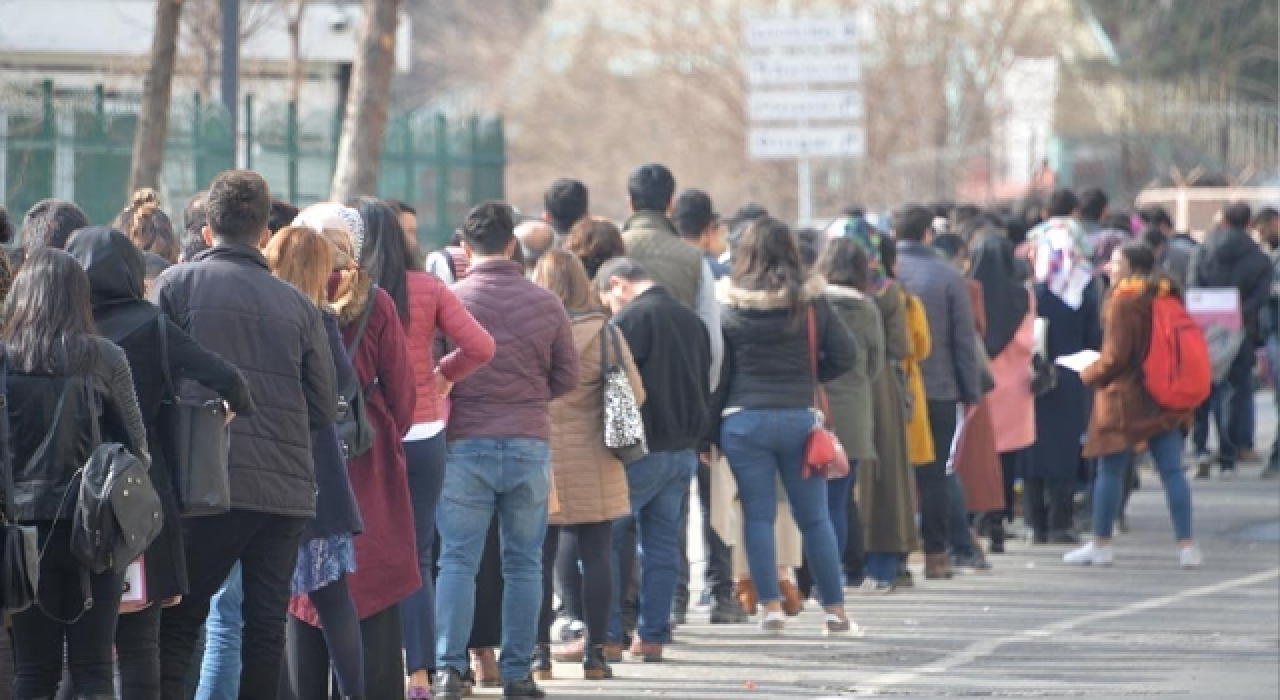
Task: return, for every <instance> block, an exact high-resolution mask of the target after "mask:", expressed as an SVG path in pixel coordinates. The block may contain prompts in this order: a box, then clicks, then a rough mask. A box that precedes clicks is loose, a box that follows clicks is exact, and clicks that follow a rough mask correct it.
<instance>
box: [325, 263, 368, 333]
mask: <svg viewBox="0 0 1280 700" xmlns="http://www.w3.org/2000/svg"><path fill="white" fill-rule="evenodd" d="M372 289H373V278H372V277H370V276H369V273H368V272H365V271H364V270H363V269H358V270H336V271H334V273H333V274H332V275H330V276H329V302H330V304H331V305H332V306H333V311H334V313H336V314H337V315H338V324H339V325H341V326H342V327H343V328H346V327H347V326H348V325H349V324H351V323H352V322H354V321H355V320H356V319H358V318H360V314H362V313H364V309H365V307H366V306H368V305H369V304H370V303H371V301H372V294H370V291H371V290H372Z"/></svg>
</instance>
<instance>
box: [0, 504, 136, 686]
mask: <svg viewBox="0 0 1280 700" xmlns="http://www.w3.org/2000/svg"><path fill="white" fill-rule="evenodd" d="M37 529H38V531H39V543H40V547H41V550H42V551H43V552H44V555H43V557H42V558H41V560H40V585H39V591H38V594H37V595H38V597H39V600H40V605H39V606H35V605H33V606H31V607H30V608H27V609H26V610H24V611H22V612H20V613H16V614H14V615H13V618H12V619H13V646H14V651H15V652H16V660H15V668H16V670H15V674H14V675H15V678H14V684H13V696H14V697H15V698H18V699H19V700H28V699H35V700H41V699H43V698H52V697H53V696H54V694H56V693H57V692H58V684H59V682H61V680H62V662H63V649H64V645H65V649H66V653H67V655H66V660H67V666H68V668H69V669H70V671H71V680H72V683H73V684H74V686H75V695H74V697H75V698H77V700H80V699H84V700H88V699H90V698H92V699H94V700H97V699H99V698H101V699H102V700H106V699H108V698H114V697H115V693H116V689H115V657H114V653H113V646H114V644H115V636H116V616H117V614H118V613H119V611H120V594H121V590H122V588H123V586H124V575H123V574H115V573H112V572H110V571H107V572H104V573H101V574H88V576H89V594H90V596H92V598H93V601H92V607H90V608H88V609H87V610H86V609H85V603H86V601H85V599H84V593H83V589H82V587H81V572H82V567H81V564H80V562H79V561H78V560H77V559H76V558H75V556H74V555H73V554H72V553H71V523H70V521H59V522H58V523H57V524H53V523H51V522H44V523H40V524H39V525H38V528H37ZM41 608H43V610H42V609H41ZM55 617H57V618H61V620H66V621H72V620H74V622H73V623H72V624H65V623H64V622H62V621H59V620H55V619H54V618H55ZM77 617H79V619H78V620H77V619H76V618H77Z"/></svg>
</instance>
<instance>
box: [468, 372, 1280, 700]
mask: <svg viewBox="0 0 1280 700" xmlns="http://www.w3.org/2000/svg"><path fill="white" fill-rule="evenodd" d="M1258 404H1259V409H1260V410H1259V416H1258V425H1259V433H1260V434H1259V436H1258V442H1259V444H1260V445H1261V446H1264V447H1265V446H1269V445H1270V444H1271V435H1272V433H1273V432H1274V431H1273V428H1274V426H1275V424H1276V421H1275V413H1274V410H1273V409H1272V405H1271V397H1270V395H1265V396H1260V397H1259V402H1258ZM1259 471H1260V466H1259V465H1245V466H1244V467H1243V468H1242V474H1241V475H1240V477H1239V478H1238V479H1236V480H1234V481H1219V480H1217V479H1216V477H1215V479H1214V480H1212V481H1208V482H1193V499H1194V519H1195V530H1196V536H1197V539H1199V540H1200V543H1201V546H1202V548H1203V550H1204V557H1205V565H1204V567H1203V568H1202V569H1200V570H1196V571H1184V570H1182V569H1180V568H1178V561H1177V550H1176V548H1175V545H1174V542H1173V533H1172V527H1171V525H1170V522H1169V518H1168V515H1167V512H1166V509H1165V505H1164V494H1163V491H1162V490H1161V489H1160V486H1159V479H1158V477H1157V476H1156V475H1155V474H1153V473H1151V472H1146V473H1144V479H1143V488H1142V490H1141V491H1139V492H1137V493H1135V494H1134V497H1133V501H1132V503H1131V504H1130V512H1129V521H1130V525H1131V528H1132V530H1131V532H1130V534H1128V535H1125V536H1122V537H1121V538H1120V539H1119V540H1117V543H1116V556H1117V561H1116V564H1115V566H1114V567H1112V568H1109V569H1107V568H1102V569H1088V568H1076V567H1069V566H1067V565H1065V564H1063V563H1062V554H1063V552H1064V551H1066V547H1061V546H1037V547H1032V546H1030V545H1027V544H1023V543H1021V542H1018V543H1013V544H1011V545H1010V547H1009V552H1008V553H1007V554H1004V555H997V556H994V557H993V561H994V563H995V566H996V568H995V570H994V571H992V572H990V573H983V574H976V573H975V574H969V575H965V576H962V577H960V578H958V579H955V580H953V581H949V582H938V583H935V582H929V581H924V580H923V578H922V577H921V576H920V575H919V574H917V576H916V578H917V585H916V588H914V589H910V590H906V591H901V592H898V593H895V594H893V595H889V596H877V597H870V598H869V597H851V598H850V600H849V606H850V610H851V611H852V613H853V615H854V618H855V619H856V620H857V621H858V622H859V623H860V624H861V625H862V626H863V627H864V628H865V630H866V636H865V637H863V638H861V639H841V640H830V639H825V638H823V637H822V636H821V635H820V633H819V630H820V625H821V618H820V616H819V614H818V613H817V611H816V606H814V605H813V604H812V603H810V605H809V607H810V611H807V612H805V613H804V614H802V616H801V617H800V618H798V619H797V620H794V621H793V624H792V625H791V626H790V627H789V628H788V630H787V631H786V633H785V634H784V635H783V636H782V637H780V638H779V637H764V636H762V635H761V634H759V633H758V632H757V631H756V629H755V627H754V626H753V625H738V626H721V625H717V626H711V625H709V624H707V618H706V615H705V613H704V614H699V613H696V612H691V613H690V615H689V623H688V624H687V625H685V626H684V627H681V628H680V629H679V630H678V631H677V633H676V643H675V644H673V645H671V646H669V647H667V660H666V661H665V662H663V663H658V664H640V663H630V662H627V663H620V664H615V665H614V672H615V675H616V678H614V679H613V680H610V681H603V682H585V681H583V680H582V679H581V678H582V677H581V669H580V667H578V666H575V665H564V664H558V665H557V666H556V669H555V673H556V677H557V680H554V681H550V682H548V683H546V684H545V687H546V689H547V691H548V695H549V696H550V697H591V698H609V699H613V698H619V699H621V698H648V697H655V698H689V699H691V700H692V699H699V700H713V699H720V698H762V699H763V698H814V699H819V700H821V699H825V698H837V697H863V696H877V695H878V696H886V697H894V698H952V697H960V698H964V697H975V698H1097V699H1100V700H1110V699H1119V698H1132V697H1175V698H1205V699H1213V700H1245V699H1249V700H1253V699H1255V698H1256V699H1262V698H1266V699H1270V700H1274V699H1275V698H1280V483H1278V482H1276V481H1266V482H1263V481H1260V480H1259V479H1258V473H1259ZM917 570H918V568H917ZM490 692H492V691H490ZM484 695H485V693H484V691H481V692H478V693H477V697H483V696H484Z"/></svg>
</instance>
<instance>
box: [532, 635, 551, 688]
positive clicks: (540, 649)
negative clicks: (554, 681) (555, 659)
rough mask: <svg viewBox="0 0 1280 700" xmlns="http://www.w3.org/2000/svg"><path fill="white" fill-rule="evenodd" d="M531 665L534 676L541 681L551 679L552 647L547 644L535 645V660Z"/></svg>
mask: <svg viewBox="0 0 1280 700" xmlns="http://www.w3.org/2000/svg"><path fill="white" fill-rule="evenodd" d="M529 665H530V667H531V668H530V669H529V670H530V671H531V672H532V673H533V677H534V678H536V679H537V680H540V681H549V680H551V647H550V646H549V645H546V644H539V645H537V646H535V647H534V648H533V662H532V663H531V664H529Z"/></svg>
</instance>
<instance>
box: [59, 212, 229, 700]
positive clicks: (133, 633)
mask: <svg viewBox="0 0 1280 700" xmlns="http://www.w3.org/2000/svg"><path fill="white" fill-rule="evenodd" d="M67 252H68V253H69V254H71V256H72V257H74V258H75V259H76V260H77V261H79V263H80V264H81V266H83V267H84V270H85V273H86V274H87V275H88V278H89V289H90V298H91V300H92V304H93V317H94V319H93V320H94V323H95V324H96V326H97V330H98V333H99V334H101V335H102V336H103V337H104V338H107V339H108V340H110V341H111V342H113V343H115V344H116V345H118V346H120V348H121V349H122V350H124V353H125V356H126V357H127V358H128V360H129V367H130V369H131V370H132V373H133V386H134V390H135V391H136V392H137V396H138V403H139V405H140V406H142V411H143V414H142V418H143V422H144V424H145V425H146V428H147V441H148V451H149V452H150V454H151V469H150V474H151V481H152V483H153V484H155V487H156V492H157V493H159V494H160V502H161V505H162V506H163V510H164V518H165V525H164V529H163V530H161V532H160V536H159V537H157V538H156V540H155V542H153V543H152V544H151V546H150V547H149V548H147V551H146V553H145V554H144V555H143V558H142V561H143V567H144V575H145V581H146V587H145V591H146V596H147V598H146V600H145V601H142V602H141V603H140V604H139V603H135V604H131V605H130V606H122V609H121V613H122V614H121V616H120V621H119V623H118V624H117V628H116V649H117V653H118V655H119V663H120V682H121V691H122V693H123V695H124V697H127V698H130V699H131V700H132V699H134V698H137V699H138V700H144V699H146V698H159V697H160V646H159V644H160V640H159V636H160V611H161V608H162V607H163V606H164V605H165V604H166V603H168V604H173V602H174V601H176V600H177V598H179V597H180V596H182V595H185V594H186V593H187V592H188V591H189V585H188V583H187V561H186V553H185V549H184V547H183V542H182V520H181V515H180V513H179V510H178V502H177V498H176V496H175V494H176V493H177V491H176V490H175V488H174V484H175V482H176V475H175V474H171V473H170V463H169V459H168V457H169V456H168V455H166V454H164V451H163V450H161V449H160V442H159V439H160V432H159V431H160V427H159V426H160V402H161V400H162V399H164V397H165V383H164V382H165V372H166V369H165V368H164V366H163V365H162V364H161V363H162V362H163V361H164V359H165V357H166V356H167V358H168V362H169V367H168V368H167V371H168V373H169V375H170V376H171V377H172V381H173V382H174V383H175V384H176V383H177V382H179V381H182V380H190V381H195V382H198V383H200V384H202V385H203V386H205V387H207V388H209V389H211V390H213V391H216V392H217V393H218V394H219V395H220V396H221V397H222V399H223V400H224V401H226V402H227V404H228V406H229V407H230V409H231V412H232V413H233V414H237V415H250V414H252V413H253V400H252V398H251V397H250V396H249V385H248V383H246V382H245V380H244V377H243V376H241V375H240V371H239V370H237V369H236V368H235V366H233V365H232V364H231V363H229V362H227V361H226V360H223V359H222V358H221V357H219V356H218V355H216V354H214V353H212V352H209V351H207V350H205V349H204V348H202V347H201V346H200V345H198V344H197V343H196V342H195V341H194V340H192V339H191V337H190V336H188V335H187V334H186V332H185V331H183V330H182V329H181V328H180V327H178V326H177V325H176V324H174V323H173V322H172V321H170V320H169V319H168V317H167V316H165V315H164V314H162V313H161V311H160V309H159V308H158V307H156V306H155V305H154V304H152V303H150V302H148V301H147V300H146V298H145V297H144V296H143V289H144V287H145V282H144V279H143V278H144V277H145V263H144V259H143V253H142V252H141V251H140V250H138V248H137V247H136V245H135V244H134V243H132V242H130V240H129V238H127V237H126V236H125V235H124V234H123V233H121V232H120V231H117V230H115V229H113V228H109V227H107V226H93V227H90V228H86V229H81V230H80V231H79V232H77V233H76V234H75V235H74V236H72V238H71V240H70V241H68V242H67ZM160 324H164V325H165V328H164V332H165V336H166V338H167V345H168V347H167V353H165V354H161V342H162V340H161V335H160V331H161V329H160ZM125 607H128V608H129V609H127V610H126V609H125ZM126 613H127V614H126Z"/></svg>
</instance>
